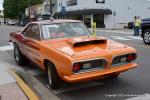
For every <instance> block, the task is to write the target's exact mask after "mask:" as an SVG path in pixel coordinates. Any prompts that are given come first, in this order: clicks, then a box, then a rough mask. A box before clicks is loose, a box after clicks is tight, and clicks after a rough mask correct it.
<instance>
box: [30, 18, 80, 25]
mask: <svg viewBox="0 0 150 100" xmlns="http://www.w3.org/2000/svg"><path fill="white" fill-rule="evenodd" d="M65 22H66V23H67V22H68V23H69V22H82V21H79V20H62V19H59V20H42V21H36V22H31V23H36V24H54V23H65Z"/></svg>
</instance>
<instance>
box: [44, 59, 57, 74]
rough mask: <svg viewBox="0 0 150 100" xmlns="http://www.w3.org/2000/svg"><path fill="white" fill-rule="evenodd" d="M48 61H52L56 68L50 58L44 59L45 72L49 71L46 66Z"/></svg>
mask: <svg viewBox="0 0 150 100" xmlns="http://www.w3.org/2000/svg"><path fill="white" fill-rule="evenodd" d="M48 62H50V63H51V64H52V65H53V66H54V68H55V65H54V64H53V63H52V62H51V61H50V60H48V59H44V66H45V72H47V66H46V64H47V63H48ZM55 69H56V68H55Z"/></svg>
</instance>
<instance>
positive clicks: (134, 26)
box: [133, 16, 137, 36]
mask: <svg viewBox="0 0 150 100" xmlns="http://www.w3.org/2000/svg"><path fill="white" fill-rule="evenodd" d="M136 21H137V17H136V16H135V17H134V21H133V29H134V34H133V35H134V36H135V35H136V34H137V27H136Z"/></svg>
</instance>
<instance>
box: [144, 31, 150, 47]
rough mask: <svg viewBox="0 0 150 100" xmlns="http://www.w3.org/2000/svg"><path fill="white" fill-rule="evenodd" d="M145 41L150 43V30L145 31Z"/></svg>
mask: <svg viewBox="0 0 150 100" xmlns="http://www.w3.org/2000/svg"><path fill="white" fill-rule="evenodd" d="M144 41H145V43H148V44H149V43H150V32H145V34H144Z"/></svg>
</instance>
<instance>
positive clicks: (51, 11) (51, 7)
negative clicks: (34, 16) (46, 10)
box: [49, 0, 53, 15]
mask: <svg viewBox="0 0 150 100" xmlns="http://www.w3.org/2000/svg"><path fill="white" fill-rule="evenodd" d="M49 3H50V13H51V15H52V14H53V2H52V0H49Z"/></svg>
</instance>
